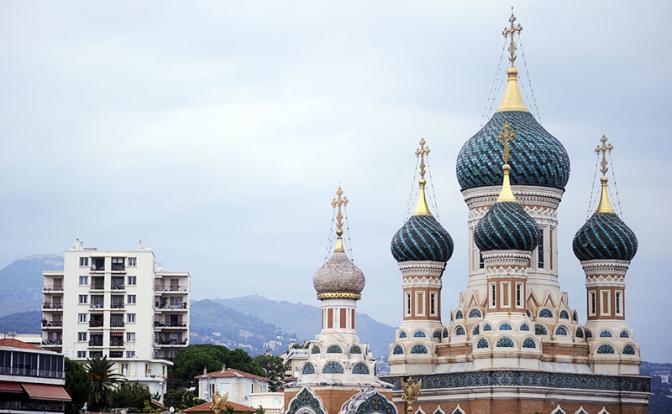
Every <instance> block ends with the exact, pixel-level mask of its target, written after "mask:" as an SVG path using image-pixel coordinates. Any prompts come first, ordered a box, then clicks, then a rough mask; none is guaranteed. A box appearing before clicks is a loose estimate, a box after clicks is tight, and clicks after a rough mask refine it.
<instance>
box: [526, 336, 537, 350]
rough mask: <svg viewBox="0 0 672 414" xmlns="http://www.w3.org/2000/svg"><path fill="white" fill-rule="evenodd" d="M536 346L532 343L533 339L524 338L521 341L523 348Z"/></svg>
mask: <svg viewBox="0 0 672 414" xmlns="http://www.w3.org/2000/svg"><path fill="white" fill-rule="evenodd" d="M536 347H537V344H536V342H534V339H532V338H526V339H525V340H524V341H523V348H536Z"/></svg>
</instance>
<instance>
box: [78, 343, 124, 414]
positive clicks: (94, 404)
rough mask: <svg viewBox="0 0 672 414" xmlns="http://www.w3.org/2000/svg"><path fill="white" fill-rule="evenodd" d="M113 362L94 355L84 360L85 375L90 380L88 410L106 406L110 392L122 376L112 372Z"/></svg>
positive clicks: (96, 409) (105, 357)
mask: <svg viewBox="0 0 672 414" xmlns="http://www.w3.org/2000/svg"><path fill="white" fill-rule="evenodd" d="M113 367H114V362H112V361H110V360H108V359H107V355H106V356H104V357H102V358H101V357H99V356H95V357H93V358H89V359H87V360H86V365H84V369H86V375H87V376H88V378H89V381H90V382H91V395H90V398H89V399H90V401H89V411H99V410H100V409H102V408H105V407H107V405H108V404H109V401H110V394H111V393H112V391H113V390H114V389H115V388H116V387H117V385H118V384H119V383H120V382H121V381H122V380H123V379H124V377H123V376H122V375H120V374H118V373H116V372H114V369H113Z"/></svg>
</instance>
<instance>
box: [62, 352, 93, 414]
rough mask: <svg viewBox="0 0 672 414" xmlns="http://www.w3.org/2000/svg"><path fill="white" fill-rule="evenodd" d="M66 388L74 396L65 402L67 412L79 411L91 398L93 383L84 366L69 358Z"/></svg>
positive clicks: (71, 413) (74, 412)
mask: <svg viewBox="0 0 672 414" xmlns="http://www.w3.org/2000/svg"><path fill="white" fill-rule="evenodd" d="M65 389H66V391H68V394H69V395H70V398H72V401H71V402H69V403H66V404H65V413H66V414H77V413H79V410H81V409H82V407H83V406H84V404H86V401H87V399H88V398H89V393H90V392H91V383H90V382H89V377H88V376H87V375H86V370H85V369H84V367H83V366H81V365H80V364H78V363H77V362H75V361H73V360H71V359H69V358H65Z"/></svg>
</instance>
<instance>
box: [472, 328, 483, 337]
mask: <svg viewBox="0 0 672 414" xmlns="http://www.w3.org/2000/svg"><path fill="white" fill-rule="evenodd" d="M480 333H481V329H480V328H479V327H478V325H476V326H474V329H472V330H471V334H472V335H473V336H476V335H478V334H480Z"/></svg>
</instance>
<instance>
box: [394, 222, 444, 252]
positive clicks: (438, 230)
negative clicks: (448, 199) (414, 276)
mask: <svg viewBox="0 0 672 414" xmlns="http://www.w3.org/2000/svg"><path fill="white" fill-rule="evenodd" d="M391 250H392V256H394V259H395V260H396V261H397V262H410V261H425V260H428V261H432V262H444V263H445V262H447V261H448V259H450V256H452V255H453V239H452V237H450V234H449V233H448V231H446V229H444V228H443V227H442V226H441V224H439V222H438V221H437V220H436V219H435V218H434V217H433V216H420V215H419V216H411V218H409V219H408V220H407V221H406V223H404V225H403V226H402V227H401V228H400V229H399V230H398V231H397V232H396V233H395V234H394V237H392V243H391Z"/></svg>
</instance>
